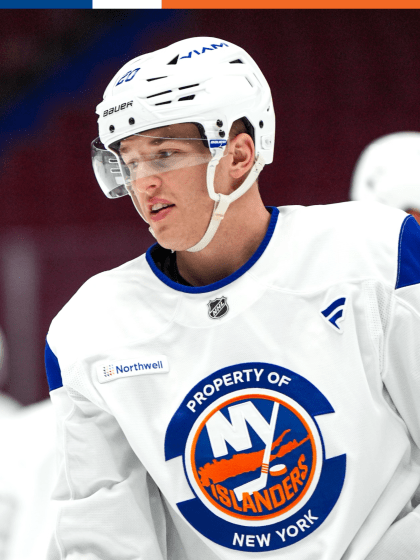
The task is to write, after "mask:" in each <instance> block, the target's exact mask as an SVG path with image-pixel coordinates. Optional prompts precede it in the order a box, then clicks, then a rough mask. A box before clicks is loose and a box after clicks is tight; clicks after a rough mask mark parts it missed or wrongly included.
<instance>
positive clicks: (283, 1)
mask: <svg viewBox="0 0 420 560" xmlns="http://www.w3.org/2000/svg"><path fill="white" fill-rule="evenodd" d="M162 8H165V9H196V8H200V9H235V8H237V9H242V10H243V9H256V8H257V9H279V8H286V9H292V8H294V9H330V8H339V9H377V8H388V9H389V8H398V9H411V8H413V9H414V8H420V0H417V1H415V0H404V1H403V3H402V4H401V3H397V1H396V0H366V1H365V2H364V1H363V0H344V1H338V0H201V1H198V0H162Z"/></svg>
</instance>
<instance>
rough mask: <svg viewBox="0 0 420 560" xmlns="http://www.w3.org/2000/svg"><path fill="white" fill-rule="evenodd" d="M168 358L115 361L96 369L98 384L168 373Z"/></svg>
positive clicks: (161, 356) (157, 357)
mask: <svg viewBox="0 0 420 560" xmlns="http://www.w3.org/2000/svg"><path fill="white" fill-rule="evenodd" d="M168 371H169V364H168V358H167V357H166V356H163V355H159V356H153V357H146V359H145V357H142V358H140V359H138V360H116V361H113V362H112V363H101V364H99V365H98V366H97V367H96V373H97V375H98V381H99V383H107V382H108V381H113V380H114V379H119V378H120V377H133V376H135V375H146V374H151V373H168Z"/></svg>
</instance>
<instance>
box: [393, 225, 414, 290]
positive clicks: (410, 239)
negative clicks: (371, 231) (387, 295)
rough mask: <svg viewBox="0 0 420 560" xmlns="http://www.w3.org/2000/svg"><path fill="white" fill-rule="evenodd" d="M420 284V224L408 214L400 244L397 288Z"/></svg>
mask: <svg viewBox="0 0 420 560" xmlns="http://www.w3.org/2000/svg"><path fill="white" fill-rule="evenodd" d="M413 284H420V225H419V224H418V223H417V221H416V219H415V218H414V217H413V216H407V218H406V219H405V220H404V222H403V224H402V226H401V233H400V241H399V245H398V275H397V283H396V286H395V289H396V290H398V288H404V287H405V286H412V285H413Z"/></svg>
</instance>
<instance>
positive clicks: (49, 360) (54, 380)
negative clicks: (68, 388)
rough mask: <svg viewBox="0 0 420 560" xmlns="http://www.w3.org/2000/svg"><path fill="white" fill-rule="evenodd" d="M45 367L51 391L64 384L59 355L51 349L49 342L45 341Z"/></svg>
mask: <svg viewBox="0 0 420 560" xmlns="http://www.w3.org/2000/svg"><path fill="white" fill-rule="evenodd" d="M45 369H46V371H47V379H48V385H49V388H50V391H54V389H59V388H60V387H62V386H63V380H62V379H61V370H60V366H59V364H58V360H57V356H56V355H55V354H54V352H53V351H52V350H51V348H50V346H49V344H48V342H46V343H45Z"/></svg>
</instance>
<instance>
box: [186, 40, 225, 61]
mask: <svg viewBox="0 0 420 560" xmlns="http://www.w3.org/2000/svg"><path fill="white" fill-rule="evenodd" d="M228 46H229V45H228V44H227V43H220V45H217V44H216V43H215V44H212V45H211V47H203V48H202V49H201V51H199V50H193V51H190V52H189V53H188V54H187V55H185V56H180V57H179V59H180V60H181V59H182V58H191V56H192V55H193V53H194V54H198V55H200V54H204V53H205V52H206V51H215V50H216V49H219V48H221V47H228Z"/></svg>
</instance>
